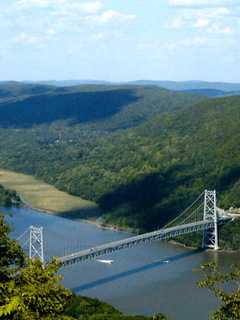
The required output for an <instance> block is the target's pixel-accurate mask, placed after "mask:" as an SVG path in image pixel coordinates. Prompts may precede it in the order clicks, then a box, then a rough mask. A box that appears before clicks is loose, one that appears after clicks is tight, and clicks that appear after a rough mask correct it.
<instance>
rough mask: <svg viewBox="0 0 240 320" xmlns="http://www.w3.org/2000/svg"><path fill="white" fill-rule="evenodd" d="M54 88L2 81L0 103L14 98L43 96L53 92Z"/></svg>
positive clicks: (0, 84) (0, 83)
mask: <svg viewBox="0 0 240 320" xmlns="http://www.w3.org/2000/svg"><path fill="white" fill-rule="evenodd" d="M54 89H55V88H54V87H52V86H47V85H40V84H25V83H22V82H17V81H2V82H0V102H1V100H3V99H5V100H7V99H10V100H13V99H15V98H16V97H17V98H20V97H26V96H33V95H38V94H43V93H46V92H49V91H52V90H54Z"/></svg>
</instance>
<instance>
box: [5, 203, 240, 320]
mask: <svg viewBox="0 0 240 320" xmlns="http://www.w3.org/2000/svg"><path fill="white" fill-rule="evenodd" d="M3 210H4V211H5V212H11V213H12V214H11V216H8V215H7V220H8V222H9V223H10V224H11V226H12V228H13V232H12V236H13V237H17V236H19V235H20V234H21V233H23V232H24V231H25V230H26V228H28V227H29V226H30V225H36V226H43V227H44V246H45V250H44V251H45V255H46V257H49V256H52V255H54V256H61V255H64V254H66V253H71V252H74V251H77V250H78V249H84V248H89V247H92V246H94V245H97V244H102V243H106V242H109V241H113V240H119V239H123V238H126V237H129V234H127V233H124V232H115V231H112V230H104V229H101V228H97V227H96V226H95V225H92V224H88V223H83V222H77V221H72V220H68V219H64V218H61V217H57V216H54V215H48V214H45V213H41V212H38V211H36V210H33V209H29V208H11V209H3ZM103 259H112V260H114V263H113V264H112V265H107V264H104V263H101V262H98V261H90V262H84V263H81V264H75V265H72V266H69V267H66V268H63V269H62V270H61V273H62V274H63V276H64V280H63V284H64V285H65V286H66V287H69V288H71V289H72V290H74V291H75V292H76V293H77V294H80V295H85V296H89V297H96V298H99V299H101V300H103V301H106V302H108V303H110V304H112V305H113V306H115V307H116V308H118V309H119V310H121V311H122V312H125V313H128V314H142V315H150V314H154V313H157V312H162V313H164V314H166V315H168V316H169V317H170V319H172V320H186V319H194V320H205V319H208V314H209V312H210V311H211V310H213V309H214V308H215V307H216V301H215V298H214V297H213V296H212V295H211V294H210V293H209V292H208V291H207V290H205V289H199V288H197V286H196V282H197V280H198V279H200V276H201V275H200V274H199V272H197V269H198V268H199V266H200V265H202V264H203V263H205V262H207V261H212V260H214V261H217V262H219V264H220V265H222V266H223V267H224V268H227V266H229V265H232V264H234V263H235V264H236V263H237V262H238V261H239V259H240V254H239V253H236V254H230V253H229V254H228V253H223V252H206V251H205V252H202V251H196V250H190V249H185V248H182V247H178V246H174V245H172V244H169V243H164V242H155V243H152V244H146V245H142V246H138V247H135V248H132V249H126V250H122V251H119V252H117V253H114V254H112V255H110V256H108V257H104V258H103Z"/></svg>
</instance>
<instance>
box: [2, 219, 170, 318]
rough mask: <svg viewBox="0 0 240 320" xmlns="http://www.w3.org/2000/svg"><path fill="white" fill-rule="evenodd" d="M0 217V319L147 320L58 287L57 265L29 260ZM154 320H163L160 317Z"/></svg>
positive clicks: (59, 277) (59, 278)
mask: <svg viewBox="0 0 240 320" xmlns="http://www.w3.org/2000/svg"><path fill="white" fill-rule="evenodd" d="M9 232H10V229H9V227H8V226H7V225H6V224H5V222H4V219H3V216H2V215H0V320H71V319H80V320H96V319H98V320H107V319H114V320H150V319H153V318H151V317H141V316H139V317H138V316H136V317H135V316H125V315H123V314H122V313H120V312H119V311H117V310H116V309H114V308H113V307H111V306H109V305H108V304H105V303H102V302H100V301H98V300H96V299H90V298H84V297H77V296H75V295H73V294H72V292H71V291H69V290H68V289H66V288H64V287H63V286H62V285H61V284H60V280H61V276H59V275H58V274H57V272H58V271H59V267H60V266H59V264H58V263H57V262H56V261H52V262H50V263H48V264H47V265H45V266H44V267H43V265H42V264H41V262H40V261H39V260H34V261H29V260H28V259H26V257H25V256H24V253H23V252H22V250H21V248H20V247H19V245H18V244H17V242H16V241H14V240H11V239H10V238H9ZM154 319H156V320H158V319H159V320H164V319H166V318H165V317H164V316H163V315H161V314H159V315H156V317H154Z"/></svg>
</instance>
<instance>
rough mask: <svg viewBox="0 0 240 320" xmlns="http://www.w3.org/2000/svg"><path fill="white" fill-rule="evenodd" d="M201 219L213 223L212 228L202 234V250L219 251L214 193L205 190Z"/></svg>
mask: <svg viewBox="0 0 240 320" xmlns="http://www.w3.org/2000/svg"><path fill="white" fill-rule="evenodd" d="M203 219H204V220H209V221H213V223H214V226H213V228H211V229H209V230H205V231H204V233H203V242H202V246H203V248H212V249H214V250H218V249H219V245H218V214H217V199H216V191H215V190H214V191H209V190H205V193H204V213H203Z"/></svg>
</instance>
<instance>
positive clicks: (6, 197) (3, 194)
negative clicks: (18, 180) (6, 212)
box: [0, 185, 21, 207]
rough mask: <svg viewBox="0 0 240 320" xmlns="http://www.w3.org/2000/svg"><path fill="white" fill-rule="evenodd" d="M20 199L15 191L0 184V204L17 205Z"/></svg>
mask: <svg viewBox="0 0 240 320" xmlns="http://www.w3.org/2000/svg"><path fill="white" fill-rule="evenodd" d="M20 203H21V200H20V198H19V196H18V195H17V193H16V192H15V191H10V190H6V189H5V188H4V187H3V186H2V185H0V206H6V207H8V206H11V205H19V204H20Z"/></svg>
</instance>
